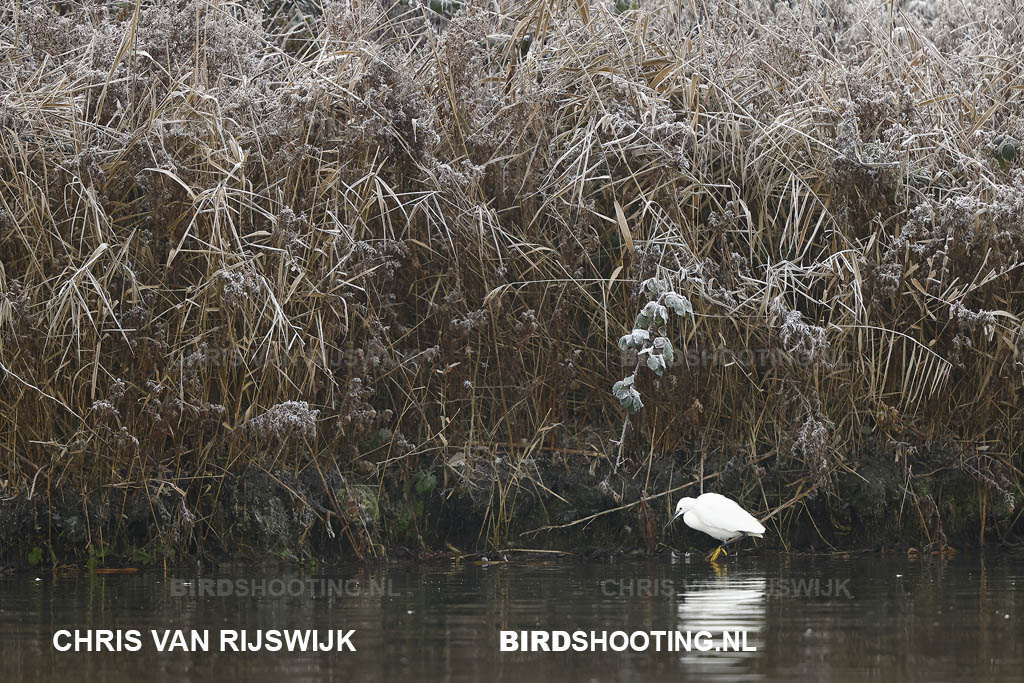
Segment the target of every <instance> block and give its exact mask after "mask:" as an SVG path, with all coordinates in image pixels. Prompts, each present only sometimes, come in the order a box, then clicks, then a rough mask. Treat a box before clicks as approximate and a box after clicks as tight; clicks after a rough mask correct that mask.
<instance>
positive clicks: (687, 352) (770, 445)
mask: <svg viewBox="0 0 1024 683" xmlns="http://www.w3.org/2000/svg"><path fill="white" fill-rule="evenodd" d="M433 5H436V8H434V7H433ZM136 7H137V8H138V10H139V12H138V15H137V16H136V13H135V10H136ZM582 8H585V11H583V9H582ZM258 10H263V11H262V13H261V12H259V11H258ZM0 19H2V20H0V51H2V52H0V83H2V84H3V86H4V87H3V88H2V91H0V129H2V130H0V179H2V181H3V183H4V184H5V186H4V192H3V193H2V194H0V364H2V367H3V368H5V369H6V372H7V373H8V374H5V376H4V382H3V383H2V384H0V416H3V417H7V418H9V420H10V421H11V422H12V423H14V422H17V423H18V425H19V428H18V429H17V430H0V451H2V452H11V453H20V454H22V455H23V457H24V460H21V459H20V458H19V459H17V460H16V461H13V465H12V466H10V467H9V470H11V471H4V472H2V473H0V474H2V478H6V479H7V480H8V482H9V484H8V485H9V487H10V488H11V489H12V490H14V491H25V490H27V489H28V488H29V487H30V486H31V481H32V478H33V476H34V474H35V472H37V471H38V470H37V469H36V468H37V467H49V466H50V463H51V462H52V457H53V450H54V449H65V448H66V449H67V452H68V453H70V454H72V455H73V458H74V459H73V460H71V461H69V462H70V463H72V464H69V465H68V466H67V467H66V468H63V469H62V470H61V472H62V473H63V474H62V475H61V476H62V477H65V479H64V480H63V481H64V482H65V483H70V482H73V483H75V484H76V485H78V484H83V485H84V484H85V483H89V482H93V483H94V482H96V481H103V480H104V478H106V477H110V476H115V477H125V478H128V479H133V480H134V481H135V483H136V484H139V482H141V481H143V480H145V479H146V478H147V477H152V476H153V473H154V472H156V471H164V472H165V473H168V476H181V477H186V476H187V477H191V479H189V481H196V482H199V481H203V479H202V478H201V477H202V475H204V474H210V473H222V470H223V468H224V467H226V466H227V465H228V464H229V463H242V462H244V461H245V457H246V456H247V453H248V450H247V449H248V445H247V444H248V441H247V440H244V439H238V438H236V436H237V434H238V432H239V430H241V431H243V432H245V433H247V434H250V435H251V436H253V438H258V439H265V440H272V441H273V440H277V441H288V442H289V443H292V444H293V445H297V444H298V443H299V442H301V443H302V444H304V447H302V448H299V447H296V448H294V449H282V451H281V453H282V455H281V458H282V459H283V461H284V460H286V461H287V463H286V464H287V465H289V466H294V467H295V468H296V469H302V468H303V467H304V466H306V465H308V464H309V463H310V462H313V461H315V462H317V463H325V462H329V463H332V466H334V467H335V468H336V469H337V470H338V472H335V473H334V474H335V476H340V474H339V472H341V471H344V472H348V471H357V472H359V471H362V472H370V471H377V468H376V467H374V466H372V465H369V464H368V463H367V462H366V461H365V455H366V454H365V453H363V452H362V451H361V448H360V445H359V444H360V443H362V442H363V441H364V438H365V437H366V436H367V435H369V434H373V433H377V432H379V431H380V430H382V429H387V430H390V431H391V433H393V434H404V435H405V436H404V437H403V439H402V440H399V439H398V438H396V439H395V440H394V443H393V444H391V445H390V446H389V448H391V449H392V451H390V452H391V453H392V455H394V449H397V448H399V446H398V445H396V444H399V443H401V444H404V445H402V446H401V448H402V449H407V450H403V452H407V453H408V454H409V455H408V457H407V458H405V459H403V460H401V466H400V467H399V468H396V469H394V470H389V476H391V475H392V474H393V475H394V476H403V477H404V476H412V474H413V473H415V472H417V471H420V470H423V469H429V468H430V467H432V466H433V465H434V464H435V459H436V461H437V462H441V460H440V459H441V458H443V457H445V454H444V451H447V450H448V449H456V450H457V449H461V448H462V447H463V446H465V445H466V444H467V443H479V442H481V441H484V442H487V443H495V444H505V443H509V444H518V443H519V442H520V440H523V439H525V440H527V442H532V440H533V439H534V438H535V436H536V435H537V434H538V433H543V434H544V435H545V436H544V443H545V448H547V447H553V448H560V449H564V450H565V452H567V453H569V452H575V451H574V450H573V449H574V448H575V446H577V445H578V444H577V443H576V441H578V440H579V439H580V438H581V434H583V433H584V432H586V431H587V430H595V431H600V432H601V433H602V435H605V436H607V434H608V433H609V432H618V426H619V425H621V422H619V420H620V418H621V417H622V412H621V411H622V410H623V408H624V407H625V408H635V407H638V406H639V405H640V403H639V402H640V401H642V404H643V405H644V409H643V410H641V411H639V412H638V413H636V414H635V415H634V418H633V419H634V424H633V425H632V426H633V431H632V432H631V433H630V438H629V441H628V442H629V447H628V448H626V449H625V450H624V452H623V454H622V455H623V458H625V459H626V460H629V459H630V458H633V457H637V458H639V457H640V456H641V454H642V455H643V457H648V456H650V455H651V454H654V456H656V457H662V456H665V454H667V453H670V452H673V451H676V450H678V449H682V451H681V452H686V453H695V452H697V451H698V450H701V449H702V448H703V447H704V446H706V445H707V439H708V438H709V435H712V436H713V440H714V441H715V442H716V443H717V442H720V443H721V445H722V452H723V453H724V452H726V451H728V450H730V449H731V450H732V451H733V453H734V454H736V453H738V454H740V455H738V456H735V457H736V458H738V459H737V462H741V465H737V467H740V466H742V467H747V466H750V467H754V463H755V458H756V457H758V454H759V453H764V452H778V453H794V454H796V456H797V458H796V460H797V461H798V462H797V463H796V464H797V466H796V467H794V468H792V469H791V470H786V471H784V472H782V471H780V472H779V473H778V474H779V477H780V478H781V480H783V484H784V489H785V490H790V489H794V487H792V486H790V485H791V484H794V483H795V482H797V481H799V480H800V479H801V478H802V477H805V476H808V475H814V478H815V480H816V481H817V480H819V479H821V477H820V475H821V473H822V472H829V471H831V470H832V469H834V465H835V460H834V457H835V454H836V453H842V454H843V459H844V460H843V461H844V463H845V464H846V465H848V466H849V467H850V468H851V469H853V470H856V469H857V465H858V462H860V461H863V460H864V459H866V458H868V455H866V452H867V450H872V449H874V450H872V452H875V451H876V450H877V451H880V452H885V453H890V454H891V453H892V452H894V449H897V448H902V446H899V444H903V443H906V444H911V446H912V448H914V449H916V450H910V449H906V450H905V452H907V453H911V455H908V456H907V457H908V459H910V460H913V461H914V463H916V462H920V461H924V460H926V459H927V458H928V457H929V453H930V452H932V451H935V449H936V448H937V446H936V444H939V443H943V444H947V445H946V446H944V447H943V448H945V449H946V451H948V452H949V453H952V454H953V455H954V456H956V458H958V460H956V459H954V460H955V462H961V461H963V462H967V461H971V462H973V460H971V458H974V459H975V460H976V459H977V457H978V456H977V453H985V454H986V455H985V458H984V462H983V463H981V464H977V465H976V466H975V465H972V466H971V467H972V468H973V469H968V468H964V467H960V466H956V467H957V469H956V471H957V472H959V473H960V474H966V475H967V476H971V477H974V478H975V479H976V480H977V481H978V482H980V483H983V484H984V485H986V486H991V485H992V484H991V483H989V482H1000V483H999V486H1001V487H1003V488H1006V487H1005V486H1004V484H1003V483H1001V482H1003V480H1004V478H1006V479H1007V480H1008V481H1010V482H1015V481H1017V479H1016V478H1015V477H1016V475H1014V474H1013V472H1015V471H1019V469H1020V468H1019V466H1018V465H1017V464H1015V463H1017V461H1018V460H1019V458H1020V457H1022V455H1024V454H1022V452H1021V445H1020V442H1019V439H1017V438H1016V434H1018V433H1019V432H1020V430H1021V429H1022V428H1024V424H1022V422H1021V421H1022V419H1024V418H1022V417H1021V411H1020V410H1019V400H1020V398H1019V397H1020V392H1021V387H1022V383H1024V360H1022V359H1024V351H1022V349H1024V325H1022V322H1021V320H1020V314H1019V312H1020V311H1021V310H1022V309H1024V303H1022V299H1021V297H1022V294H1021V292H1022V288H1021V285H1020V282H1021V272H1022V268H1024V265H1022V264H1024V232H1022V230H1021V227H1020V226H1021V221H1022V220H1024V171H1022V156H1024V155H1022V152H1021V149H1020V147H1021V144H1022V143H1021V141H1022V140H1024V109H1022V100H1021V97H1022V94H1021V93H1022V92H1024V91H1021V90H1020V89H1019V88H1017V87H1016V86H1015V85H1014V84H1015V83H1018V82H1019V81H1020V80H1021V79H1022V78H1024V72H1022V68H1024V67H1022V65H1021V64H1022V63H1021V60H1020V59H1018V56H1019V55H1020V54H1021V51H1022V45H1024V37H1022V31H1021V27H1020V26H1019V25H1018V23H1016V22H1013V21H1010V20H1008V15H1007V13H1006V9H1005V7H1004V4H1002V3H1000V2H998V1H997V0H978V1H976V2H969V3H938V2H924V1H921V0H899V1H898V2H896V3H895V4H892V3H877V2H869V1H868V0H840V1H835V2H832V1H830V2H824V1H818V0H809V1H807V2H793V3H782V2H768V1H767V0H766V1H765V2H753V3H735V2H718V1H717V0H706V1H705V0H698V1H697V2H693V3H640V7H639V8H636V9H632V8H630V9H627V10H625V11H616V8H615V3H612V2H607V1H605V0H602V1H601V2H597V1H596V0H595V1H593V2H588V3H583V4H580V3H530V2H518V1H515V2H513V1H511V0H509V1H506V0H499V1H497V2H482V1H470V2H465V3H461V2H460V3H447V2H441V3H430V2H427V1H426V0H414V1H411V2H393V1H391V0H338V1H336V2H328V3H303V2H297V3H291V2H272V1H271V0H266V2H261V3H243V2H235V1H232V0H180V1H179V0H175V1H174V2H142V3H137V4H136V3H104V2H94V1H92V0H89V1H88V2H86V1H84V0H83V1H80V2H76V1H72V2H62V3H55V2H54V3H50V2H33V3H25V2H15V1H14V0H0ZM652 278H655V279H664V280H666V281H670V282H673V283H676V284H678V285H679V286H680V287H683V288H685V296H686V299H687V303H688V304H689V308H690V309H692V310H687V309H686V308H685V307H682V308H680V306H681V304H680V302H676V301H668V300H665V301H662V302H660V304H659V305H660V306H663V307H664V308H665V309H666V311H667V312H670V313H671V314H672V315H671V316H670V322H669V324H668V325H667V326H665V327H666V329H665V331H664V333H662V332H661V331H660V330H658V329H656V328H657V327H658V326H659V324H663V323H664V322H665V321H664V318H663V316H662V314H661V309H659V308H657V307H653V308H651V309H650V310H648V308H647V305H648V303H650V302H651V301H652V298H653V299H654V300H655V303H658V302H657V301H656V300H657V298H658V296H660V293H659V294H658V295H655V296H653V297H652V293H651V292H649V291H646V290H645V289H644V288H643V287H642V286H641V283H643V282H645V281H647V280H649V279H652ZM680 293H683V292H680ZM677 309H678V310H677ZM679 310H682V311H683V312H684V313H686V314H687V316H688V322H687V323H686V326H681V325H680V324H679V323H678V322H673V321H676V320H677V319H678V318H679V316H678V315H676V314H677V313H679ZM691 312H692V316H689V314H690V313H691ZM638 313H642V315H643V317H642V318H641V319H639V320H638ZM691 320H692V325H691V323H690V322H689V321H691ZM659 321H660V323H659ZM638 322H639V323H640V324H639V325H638V324H637V323H638ZM634 330H645V331H647V334H648V336H647V338H646V339H645V338H644V337H643V333H642V332H640V333H637V332H634ZM627 336H628V339H627V340H626V341H625V342H624V344H625V346H626V347H627V350H628V351H629V352H635V353H637V354H638V355H640V356H641V357H642V360H643V363H644V364H647V369H646V370H645V369H643V368H642V367H641V368H640V372H633V369H634V367H635V364H636V358H635V357H630V358H629V360H628V361H626V362H624V361H623V358H624V357H625V356H627V355H628V354H626V353H625V352H621V351H620V349H619V348H618V347H617V341H619V339H620V338H622V337H627ZM659 339H664V340H667V342H668V343H670V344H671V351H669V353H673V354H674V356H673V361H671V362H670V361H669V360H667V359H666V351H667V350H668V349H669V348H670V347H668V346H666V341H659ZM648 348H649V349H650V350H649V351H646V349H648ZM780 350H781V351H782V352H783V353H784V354H790V355H799V356H800V357H801V359H802V360H806V361H807V362H804V363H802V364H800V365H798V366H794V364H792V363H788V364H785V363H768V364H761V365H759V366H758V367H749V366H747V365H743V364H742V363H724V364H723V363H717V362H705V361H704V359H706V358H711V359H714V358H720V357H723V354H721V353H720V352H722V351H724V352H725V354H724V357H728V358H743V357H758V356H759V354H761V353H762V352H765V351H769V352H773V353H774V352H777V351H780ZM774 357H775V356H771V358H774ZM833 358H836V359H842V360H843V362H842V363H833V362H831V360H832V359H833ZM694 359H697V362H692V361H693V360H694ZM662 361H664V363H665V367H662ZM659 371H661V374H659ZM629 376H633V382H632V383H630V384H629V385H628V386H625V385H620V386H619V388H618V390H616V391H615V392H614V393H613V392H609V391H608V389H609V387H610V386H612V384H613V383H614V382H615V381H616V380H618V379H620V378H624V377H629ZM13 377H17V379H16V380H12V381H7V380H8V379H10V378H13ZM118 383H121V384H123V387H122V388H121V389H117V388H116V387H119V386H121V384H118ZM634 392H635V393H634ZM637 397H642V398H637ZM819 397H820V399H819ZM54 399H58V400H54ZM623 401H625V405H624V404H623V403H622V402H623ZM291 402H294V404H295V405H294V406H293V407H292V408H270V409H269V412H265V413H263V412H260V411H267V407H268V406H290V405H292V403H291ZM299 405H306V406H310V405H312V406H317V407H318V408H317V410H318V411H319V414H318V416H317V417H316V418H313V419H311V420H304V419H303V417H302V416H303V415H305V416H307V417H308V416H309V415H311V414H313V413H315V412H316V411H314V410H311V409H308V408H305V409H304V411H305V412H304V411H303V410H299V408H298V406H299ZM794 406H799V408H798V409H794ZM808 406H811V407H808ZM254 411H255V413H254ZM278 412H280V413H281V414H280V415H278ZM254 414H256V417H252V416H253V415H254ZM26 415H34V416H36V417H35V419H32V420H28V421H26V420H25V419H24V416H26ZM245 416H249V417H248V418H247V417H245ZM275 416H277V417H275ZM667 416H671V417H667ZM677 418H678V419H677ZM275 420H276V421H275ZM272 423H273V424H274V425H277V426H276V427H272V426H271V424H272ZM303 425H306V426H303ZM122 428H123V429H124V431H122ZM823 430H824V431H823ZM826 432H827V434H826ZM865 435H867V437H866V436H865ZM132 439H135V440H137V441H138V446H137V448H136V447H134V446H133V442H132ZM597 441H601V442H602V443H605V444H607V441H606V440H604V439H603V438H602V439H595V440H594V442H597ZM868 441H870V444H871V446H870V449H869V448H868V446H866V445H865V444H866V443H867V442H868ZM825 443H828V444H829V449H831V450H828V449H825V448H824V446H823V444H825ZM794 444H796V446H794ZM112 445H113V446H116V447H117V448H118V449H119V450H118V452H119V453H121V454H123V455H124V458H123V459H121V457H120V456H118V459H117V460H116V462H113V463H111V462H109V461H108V460H106V459H104V458H102V457H97V456H99V455H100V454H102V453H104V452H105V451H104V449H106V448H109V447H110V446H112ZM982 447H984V448H985V449H987V450H984V451H981V450H979V449H980V448H982ZM58 452H59V451H58ZM901 452H903V451H901ZM133 454H134V455H142V456H144V457H143V458H141V460H142V461H144V463H145V471H143V469H140V468H138V467H134V466H133V465H132V464H131V463H132V462H133V461H132V460H131V458H130V456H132V455H133ZM606 454H608V455H610V450H609V453H606ZM972 454H974V455H972ZM473 457H476V456H473ZM722 457H723V458H725V456H724V455H723V456H722ZM732 457H733V456H730V458H732ZM830 458H831V459H830ZM596 460H600V459H596ZM954 460H949V461H948V462H947V461H945V460H943V461H942V462H943V463H946V464H945V465H944V466H948V467H950V468H952V467H954V465H953V464H951V463H953V462H954ZM600 461H601V462H603V460H600ZM396 462H397V461H396ZM590 462H591V461H586V464H585V465H584V464H581V463H575V462H572V463H570V466H572V465H575V464H580V465H581V466H589V464H590ZM757 462H758V463H761V461H757ZM28 463H31V466H30V465H29V464H28ZM914 463H911V464H914ZM716 464H717V463H715V462H710V461H709V462H708V463H706V465H707V466H708V467H712V468H713V467H715V466H716ZM685 465H686V466H687V467H689V466H691V465H693V461H692V460H687V461H686V463H685ZM756 466H757V467H769V465H768V464H767V463H761V464H758V465H756ZM1014 468H1016V469H1014ZM934 469H935V468H934V467H932V466H931V465H930V464H928V465H926V466H923V467H919V468H917V470H915V471H916V472H930V471H933V470H934ZM975 473H978V474H975ZM768 479H771V477H766V478H765V480H768ZM825 479H827V477H826V478H825ZM737 481H744V480H743V479H742V478H737ZM139 485H141V484H139ZM183 486H184V487H189V486H191V485H190V484H183ZM195 486H196V487H198V486H199V484H195ZM786 487H788V488H786ZM198 490H199V489H198V488H196V489H191V488H190V489H189V495H190V496H191V495H193V494H195V493H196V491H198ZM769 495H772V494H771V492H769ZM199 518H200V519H201V518H202V515H200V516H199Z"/></svg>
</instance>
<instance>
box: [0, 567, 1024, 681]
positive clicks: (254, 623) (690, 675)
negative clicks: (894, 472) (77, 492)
mask: <svg viewBox="0 0 1024 683" xmlns="http://www.w3.org/2000/svg"><path fill="white" fill-rule="evenodd" d="M190 574H194V572H191V573H190V572H184V571H173V572H168V574H166V575H165V574H164V573H163V572H155V571H150V572H143V573H139V574H134V575H97V574H92V573H81V574H77V575H65V576H54V575H51V574H49V573H41V574H39V575H37V576H35V575H18V576H11V577H2V578H0V681H17V680H72V679H78V678H83V679H86V680H104V681H108V682H109V683H119V682H121V681H125V682H127V681H137V680H143V681H157V680H181V679H187V678H192V679H196V680H245V681H279V680H310V681H313V680H330V679H337V680H342V679H345V680H359V681H389V682H390V681H395V682H397V681H529V682H530V683H543V682H546V681H557V682H559V683H564V682H566V681H615V680H623V681H627V680H629V681H632V680H647V681H660V680H664V681H679V680H685V679H692V680H774V681H784V680H792V681H796V680H839V681H845V680H865V679H876V680H884V681H900V680H923V681H939V680H958V679H967V680H986V681H993V680H1006V681H1020V680H1024V611H1022V608H1024V596H1022V591H1021V588H1022V587H1024V558H1022V557H1021V556H1020V555H1010V554H995V555H993V554H987V555H984V556H980V555H973V556H958V557H954V558H949V559H942V558H938V557H927V558H906V557H902V556H900V557H891V556H879V555H864V556H852V557H839V558H837V557H823V556H811V557H809V556H775V555H771V554H767V555H757V554H749V555H743V556H740V557H730V558H728V560H727V561H726V562H723V563H720V566H717V567H712V566H710V565H708V564H707V563H706V562H704V561H703V560H701V559H699V558H697V557H691V558H683V557H680V558H675V559H670V558H656V559H651V560H628V561H622V560H620V561H614V562H609V561H603V562H583V561H579V560H557V561H551V562H545V561H537V560H535V561H529V562H526V561H524V562H512V563H508V564H491V565H484V566H481V565H479V564H474V563H471V562H465V561H464V562H462V563H458V564H456V563H439V564H438V563H435V564H427V565H410V564H395V565H386V566H377V567H371V568H367V567H336V568H332V569H331V570H329V571H326V572H324V573H323V574H322V575H316V576H313V575H311V574H301V573H296V572H295V571H294V570H291V571H280V570H274V569H263V570H258V571H254V570H248V569H247V570H237V571H232V572H225V571H221V572H219V573H211V574H208V575H205V576H204V577H203V578H221V579H231V582H223V581H222V582H221V584H219V587H218V586H217V585H216V584H215V585H213V586H211V585H210V584H205V586H206V587H205V588H203V589H201V588H200V584H199V582H198V580H197V577H195V576H190ZM308 578H315V579H316V581H315V582H314V583H312V584H310V583H308V582H306V583H304V584H300V583H299V582H297V581H291V580H294V579H299V580H302V581H305V580H306V579H308ZM320 578H330V579H332V580H333V582H331V583H321V582H320V581H319V579H320ZM275 579H276V580H280V581H291V583H290V584H289V583H280V582H279V583H268V582H272V581H274V580H275ZM186 582H187V585H186ZM198 590H204V591H206V592H208V593H214V594H212V595H204V596H196V595H189V594H188V592H189V591H192V592H195V591H198ZM246 590H248V591H250V592H259V591H260V590H263V591H265V592H273V593H276V594H275V595H256V596H253V595H239V593H242V592H245V591H246ZM218 592H219V593H220V595H218V594H216V593H218ZM181 593H185V595H181ZM324 593H330V595H324ZM61 629H68V630H75V629H80V630H84V629H93V630H97V629H121V630H122V631H125V630H128V629H136V630H138V631H140V634H141V636H140V640H141V650H140V651H138V652H126V651H122V652H113V653H111V652H103V653H96V652H92V653H89V652H58V651H57V650H55V648H54V643H53V634H54V632H56V631H58V630H61ZM150 629H157V630H160V631H162V630H163V629H197V630H202V629H207V630H209V632H210V636H209V638H210V651H209V652H182V651H176V652H166V653H160V652H158V651H157V649H156V647H155V645H154V644H153V640H152V636H151V634H150ZM221 629H234V630H238V629H246V630H247V632H248V633H253V632H255V631H256V630H260V629H263V630H266V629H319V630H320V633H321V634H326V631H327V630H328V629H344V630H349V629H356V632H355V634H354V635H353V636H352V639H351V642H352V643H353V645H355V647H356V648H357V651H356V652H329V653H326V652H317V653H313V652H277V653H267V652H259V653H240V652H220V651H218V650H219V647H220V645H219V642H218V637H219V632H220V630H221ZM502 630H516V631H521V630H545V631H553V630H564V631H568V632H570V633H571V632H574V631H577V630H581V631H586V632H590V631H608V632H612V631H625V632H627V633H632V632H635V631H644V632H648V633H650V632H653V631H681V632H686V631H690V632H693V633H696V632H698V631H701V630H706V631H709V632H711V633H712V635H713V639H712V641H711V644H712V646H713V647H716V646H720V645H721V644H722V643H723V642H724V641H723V640H722V637H721V635H720V634H721V632H722V631H728V632H729V633H732V632H735V631H739V632H740V633H741V634H742V632H745V633H746V644H747V647H748V648H756V651H746V652H743V651H741V652H734V651H728V652H721V651H715V650H714V649H711V650H710V651H705V652H701V651H697V650H696V648H694V649H692V650H691V651H690V652H686V651H678V652H670V651H661V652H657V651H653V648H654V640H653V636H652V637H651V640H650V645H649V649H648V650H647V651H643V652H635V651H625V652H612V651H608V652H573V651H569V652H501V651H500V648H499V633H500V631H502ZM639 642H640V641H638V643H639ZM693 642H694V643H696V640H694V641H693ZM730 642H731V641H730Z"/></svg>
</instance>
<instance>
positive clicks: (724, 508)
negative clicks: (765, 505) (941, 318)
mask: <svg viewBox="0 0 1024 683" xmlns="http://www.w3.org/2000/svg"><path fill="white" fill-rule="evenodd" d="M679 517H682V518H683V522H684V523H685V524H686V526H688V527H690V528H691V529H694V530H696V531H703V532H704V533H705V534H707V535H708V536H711V537H712V538H715V539H717V540H719V541H721V542H722V543H728V542H729V541H734V540H736V539H737V538H740V537H742V536H756V537H758V538H762V537H763V536H764V532H765V528H764V526H762V524H761V523H760V522H758V521H757V520H756V519H754V516H753V515H751V514H750V513H749V512H747V511H746V510H744V509H743V508H741V507H740V506H739V504H738V503H737V502H736V501H734V500H732V499H730V498H726V497H725V496H723V495H720V494H718V493H705V494H702V495H700V496H698V497H697V498H680V499H679V502H678V503H677V504H676V513H675V514H674V515H673V516H672V519H670V520H669V521H668V524H666V525H665V528H666V529H667V528H668V525H669V524H671V523H672V522H674V521H675V520H676V519H678V518H679ZM717 556H718V552H717V551H716V552H715V557H717Z"/></svg>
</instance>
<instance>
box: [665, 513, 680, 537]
mask: <svg viewBox="0 0 1024 683" xmlns="http://www.w3.org/2000/svg"><path fill="white" fill-rule="evenodd" d="M679 517H680V515H679V513H678V512H677V513H675V514H674V515H672V519H670V520H668V524H666V525H665V526H664V528H662V530H661V531H662V533H664V532H665V531H667V530H668V528H669V527H670V526H672V522H674V521H676V519H678V518H679Z"/></svg>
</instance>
